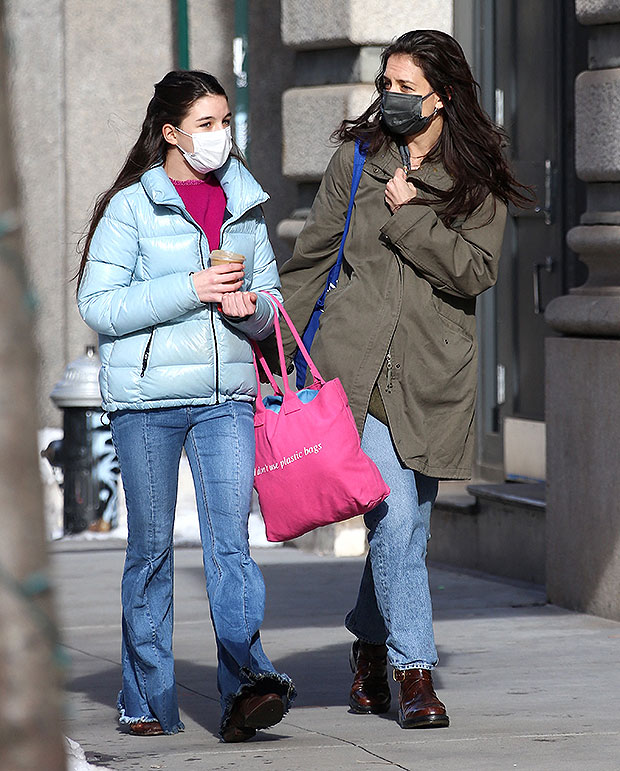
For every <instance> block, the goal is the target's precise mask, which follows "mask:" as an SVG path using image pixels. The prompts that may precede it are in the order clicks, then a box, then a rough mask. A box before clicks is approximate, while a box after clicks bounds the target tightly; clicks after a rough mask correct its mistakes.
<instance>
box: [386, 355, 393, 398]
mask: <svg viewBox="0 0 620 771" xmlns="http://www.w3.org/2000/svg"><path fill="white" fill-rule="evenodd" d="M385 361H386V369H387V373H386V381H385V390H386V392H387V393H388V394H391V393H392V348H391V346H390V348H388V352H387V356H386V357H385Z"/></svg>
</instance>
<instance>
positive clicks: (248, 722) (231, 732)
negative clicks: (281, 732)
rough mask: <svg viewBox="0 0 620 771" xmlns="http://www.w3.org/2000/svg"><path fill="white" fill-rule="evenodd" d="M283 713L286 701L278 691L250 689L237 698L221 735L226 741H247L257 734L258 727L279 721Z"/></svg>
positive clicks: (267, 726)
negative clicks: (255, 690) (267, 691)
mask: <svg viewBox="0 0 620 771" xmlns="http://www.w3.org/2000/svg"><path fill="white" fill-rule="evenodd" d="M283 715H284V703H283V701H282V697H281V696H279V695H278V694H277V693H263V694H259V693H252V692H251V691H250V692H248V693H245V694H241V696H239V697H238V698H237V700H236V701H235V704H234V706H233V708H232V711H231V713H230V718H229V719H228V722H227V724H226V726H225V728H223V729H222V730H221V732H220V736H221V737H222V739H223V740H224V741H225V742H245V741H247V740H248V739H251V738H252V737H253V736H255V735H256V731H257V729H260V728H271V726H274V725H276V723H279V722H280V720H282V717H283Z"/></svg>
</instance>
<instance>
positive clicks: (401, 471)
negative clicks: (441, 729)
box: [345, 415, 439, 669]
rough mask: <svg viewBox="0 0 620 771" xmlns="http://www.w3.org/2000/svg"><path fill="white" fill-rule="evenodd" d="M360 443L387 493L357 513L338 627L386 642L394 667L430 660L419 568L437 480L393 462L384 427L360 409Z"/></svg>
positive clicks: (428, 613)
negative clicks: (359, 521) (364, 549)
mask: <svg viewBox="0 0 620 771" xmlns="http://www.w3.org/2000/svg"><path fill="white" fill-rule="evenodd" d="M362 449H363V450H364V452H365V453H366V454H367V455H368V456H369V457H370V458H372V460H373V461H374V462H375V463H376V465H377V467H378V468H379V471H380V472H381V475H382V476H383V478H384V479H385V481H386V483H387V484H388V486H389V488H390V494H389V496H388V497H387V498H386V499H385V501H383V503H381V504H379V506H377V507H376V508H374V509H373V510H372V511H370V512H369V513H368V514H366V515H365V521H366V526H367V528H368V547H369V550H368V556H367V558H366V564H365V566H364V572H363V574H362V581H361V585H360V590H359V595H358V598H357V603H356V605H355V608H353V610H352V611H351V612H350V613H349V614H348V615H347V618H346V622H345V623H346V627H347V629H348V630H349V631H350V632H352V633H353V634H354V635H355V636H356V637H358V638H359V639H360V640H363V641H364V642H368V643H374V644H377V645H379V644H383V643H385V644H386V645H387V649H388V660H389V662H390V664H391V665H392V666H393V667H394V668H395V669H413V668H420V669H432V668H433V667H434V666H435V665H436V664H437V650H436V648H435V638H434V635H433V609H432V605H431V595H430V590H429V585H428V572H427V569H426V544H427V541H428V539H429V537H430V518H431V509H432V507H433V504H434V502H435V498H436V496H437V489H438V486H439V483H438V480H437V479H434V478H432V477H427V476H425V475H424V474H420V473H418V472H417V471H412V470H411V469H409V468H406V467H405V466H403V465H402V463H401V462H400V460H399V458H398V455H397V454H396V450H395V449H394V445H393V443H392V438H391V436H390V431H389V429H388V427H387V426H385V425H384V424H383V423H381V422H380V421H379V420H377V419H376V418H374V417H373V416H372V415H368V416H367V418H366V422H365V424H364V432H363V434H362Z"/></svg>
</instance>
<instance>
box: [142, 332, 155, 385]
mask: <svg viewBox="0 0 620 771" xmlns="http://www.w3.org/2000/svg"><path fill="white" fill-rule="evenodd" d="M154 334H155V327H151V334H150V335H149V339H148V340H147V341H146V348H145V349H144V356H143V357H142V369H141V371H140V377H144V373H145V372H146V368H147V365H148V363H149V356H150V354H151V345H152V343H153V335H154Z"/></svg>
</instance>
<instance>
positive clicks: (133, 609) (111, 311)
mask: <svg viewBox="0 0 620 771" xmlns="http://www.w3.org/2000/svg"><path fill="white" fill-rule="evenodd" d="M230 122H231V114H230V109H229V106H228V99H227V97H226V93H225V92H224V90H223V88H222V87H221V85H220V84H219V83H218V81H217V80H216V79H215V78H214V77H213V76H211V75H208V74H206V73H204V72H198V71H192V72H169V73H168V74H167V75H166V76H165V77H164V78H163V80H162V81H161V82H159V83H157V84H156V86H155V94H154V96H153V98H152V99H151V101H150V103H149V105H148V108H147V112H146V118H145V120H144V123H143V126H142V131H141V133H140V136H139V138H138V141H137V142H136V144H135V145H134V147H133V148H132V150H131V151H130V153H129V156H128V158H127V161H126V163H125V165H124V166H123V168H122V169H121V171H120V173H119V175H118V178H117V179H116V181H115V182H114V184H113V185H112V187H111V188H110V189H109V190H108V191H107V192H105V193H104V194H103V195H102V196H101V197H100V198H99V199H98V201H97V203H96V205H95V209H94V213H93V217H92V220H91V223H90V227H89V230H88V232H87V235H86V239H85V243H84V249H83V257H82V262H81V265H80V269H79V273H78V305H79V309H80V313H81V315H82V317H83V318H84V320H85V321H86V323H87V324H88V325H89V326H90V327H92V328H93V329H94V330H95V331H96V332H98V333H99V349H100V354H101V373H100V386H101V393H102V397H103V407H104V409H105V410H107V412H108V413H109V415H110V422H111V429H112V437H113V440H114V445H115V448H116V453H117V455H118V458H119V462H120V468H121V475H122V479H123V485H124V489H125V496H126V501H127V522H128V539H127V553H126V559H125V569H124V573H123V580H122V606H123V619H122V640H123V645H122V690H121V692H120V694H119V699H118V709H119V712H120V716H121V717H120V721H121V723H125V724H129V730H130V732H131V733H133V734H137V735H141V736H145V735H148V736H150V735H154V734H162V733H165V734H171V733H176V732H177V731H179V730H182V729H183V723H182V722H181V720H180V718H179V710H178V705H177V694H176V685H175V678H174V660H173V655H172V632H173V618H172V617H173V611H172V587H173V525H174V512H175V504H176V495H177V484H178V469H179V461H180V458H181V451H182V450H183V448H185V450H186V452H187V456H188V458H189V462H190V466H191V470H192V475H193V478H194V485H195V489H196V501H197V505H198V517H199V521H200V533H201V539H202V548H203V562H204V570H205V576H206V583H207V593H208V596H209V602H210V608H211V618H212V621H213V626H214V629H215V636H216V641H217V652H218V688H219V691H220V694H221V704H222V721H221V726H220V733H221V736H222V738H223V740H224V741H229V742H232V741H245V740H246V739H250V738H251V737H252V736H254V735H255V733H256V730H257V729H260V728H267V727H269V726H272V725H274V724H275V723H277V722H278V721H279V720H281V718H282V716H283V714H284V713H285V712H286V710H287V709H288V707H289V704H290V702H291V700H292V698H293V696H294V688H293V685H292V683H291V680H290V678H289V677H288V676H287V675H285V674H280V673H278V672H276V671H275V669H274V667H273V665H272V664H271V662H270V661H269V659H268V658H267V657H266V655H265V653H264V651H263V649H262V646H261V641H260V635H259V629H260V626H261V623H262V620H263V611H264V600H265V588H264V583H263V578H262V575H261V573H260V570H259V568H258V566H257V565H256V564H255V563H254V561H253V560H252V559H251V557H250V554H249V547H248V529H247V522H248V514H249V510H250V500H251V493H252V482H253V470H254V423H253V401H254V398H255V396H256V380H255V374H254V367H253V361H252V350H251V345H250V339H256V340H259V339H261V338H263V337H265V336H266V335H268V334H269V332H270V331H271V329H272V325H273V310H272V306H271V305H270V303H269V302H268V300H267V299H266V298H265V297H264V296H263V295H262V294H261V290H268V291H270V292H274V293H275V294H276V295H278V291H277V289H278V287H279V285H280V282H279V279H278V272H277V268H276V262H275V258H274V254H273V251H272V248H271V245H270V243H269V239H268V236H267V230H266V227H265V222H264V219H263V216H262V213H261V204H262V203H264V202H265V201H266V200H267V198H268V196H267V195H266V194H265V192H264V191H263V190H262V189H261V188H260V186H259V185H258V183H257V182H256V181H255V180H254V178H253V177H252V176H251V174H250V173H249V172H248V171H247V169H246V168H245V167H244V165H243V164H242V162H241V160H240V159H239V156H238V155H237V154H236V153H235V151H234V149H233V148H234V145H233V141H232V139H231V130H230ZM231 151H232V152H231ZM219 247H222V248H223V249H226V250H228V251H231V252H234V253H235V254H237V255H242V257H244V258H245V261H244V262H243V261H241V260H240V261H239V262H236V263H235V262H233V263H231V264H228V265H217V266H211V263H210V252H211V251H212V250H214V249H217V248H219Z"/></svg>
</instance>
